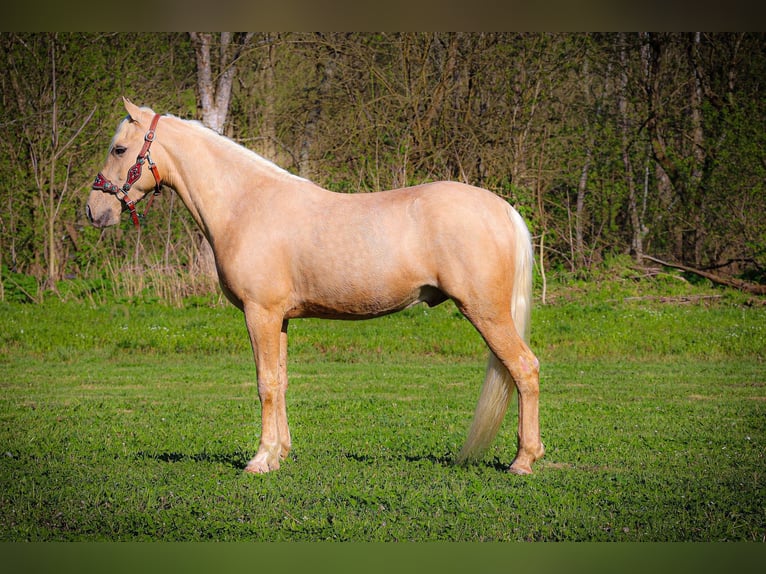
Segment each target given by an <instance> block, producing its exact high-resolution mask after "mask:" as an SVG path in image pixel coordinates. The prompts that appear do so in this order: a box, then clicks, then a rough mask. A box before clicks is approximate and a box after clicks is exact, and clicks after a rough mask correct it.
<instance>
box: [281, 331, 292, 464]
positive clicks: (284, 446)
mask: <svg viewBox="0 0 766 574" xmlns="http://www.w3.org/2000/svg"><path fill="white" fill-rule="evenodd" d="M286 401H287V320H285V321H284V322H283V323H282V331H281V333H280V335H279V394H278V395H277V430H278V431H279V446H280V449H279V458H281V459H282V460H284V459H286V458H287V455H288V454H290V449H291V448H292V441H291V439H290V427H289V426H288V425H287V402H286Z"/></svg>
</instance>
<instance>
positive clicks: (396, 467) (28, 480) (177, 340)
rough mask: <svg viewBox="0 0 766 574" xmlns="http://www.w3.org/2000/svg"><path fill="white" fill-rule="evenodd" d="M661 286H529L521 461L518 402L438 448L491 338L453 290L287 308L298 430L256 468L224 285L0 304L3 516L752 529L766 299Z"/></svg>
mask: <svg viewBox="0 0 766 574" xmlns="http://www.w3.org/2000/svg"><path fill="white" fill-rule="evenodd" d="M672 283H673V282H671V284H672ZM670 288H671V287H668V289H670ZM663 289H664V287H663V286H662V285H660V286H659V287H658V286H657V285H653V286H652V287H651V291H650V293H651V294H652V296H653V297H654V296H656V298H649V299H636V298H631V297H633V296H637V295H641V296H645V295H646V293H647V290H646V287H645V286H642V285H636V286H628V287H625V285H622V286H620V287H619V288H613V287H609V286H607V287H604V286H602V287H600V288H598V289H596V288H592V287H588V286H575V287H572V286H570V287H568V288H567V289H563V288H561V289H560V290H558V291H555V290H554V292H552V293H551V295H552V296H551V299H552V300H553V303H552V304H549V305H546V306H542V305H538V306H537V307H536V308H535V310H534V313H533V324H532V346H533V348H534V350H535V351H536V353H537V354H538V356H539V358H540V360H541V364H542V372H541V389H542V392H541V399H540V401H541V424H542V435H543V441H544V442H545V444H546V448H547V454H546V457H545V458H544V459H543V460H541V461H540V462H538V463H537V465H536V466H535V469H536V473H535V474H534V475H532V476H528V477H518V476H513V475H509V474H508V473H506V472H505V468H507V466H508V465H509V464H510V462H511V460H512V458H513V455H514V452H515V434H514V428H515V405H514V406H513V407H512V410H511V411H510V412H509V416H508V417H507V419H506V422H505V424H504V425H503V427H502V429H501V432H500V434H499V436H498V438H497V439H496V441H495V443H494V444H493V446H492V448H491V449H490V451H489V452H488V453H487V455H486V456H485V458H484V459H483V460H482V461H481V462H480V463H478V464H475V465H471V466H467V467H456V466H453V465H452V464H451V461H452V458H453V457H454V455H455V454H456V453H457V451H458V450H459V448H460V446H461V444H462V441H463V438H464V436H465V433H466V431H467V428H468V425H469V423H470V419H471V416H472V414H473V409H474V406H475V404H476V399H477V397H478V390H479V386H480V383H481V379H482V376H483V369H484V361H485V353H486V351H485V347H484V345H483V343H482V341H481V340H480V339H479V337H478V335H476V333H475V332H474V331H473V329H472V327H471V326H470V324H468V323H467V321H465V319H463V318H462V317H461V316H460V315H459V314H458V313H457V312H456V310H455V309H454V307H453V306H451V304H445V305H442V306H440V307H437V308H434V309H428V308H425V307H416V308H413V309H411V310H408V311H406V312H404V313H401V314H398V315H394V316H391V317H385V318H382V319H378V320H375V321H367V322H356V323H344V322H328V321H314V320H302V321H293V322H292V323H291V326H290V335H291V341H290V367H289V368H290V377H291V383H290V390H289V393H288V412H289V416H290V422H291V429H292V433H293V444H294V450H293V453H292V455H291V457H290V459H289V460H288V461H287V462H286V463H284V464H283V465H282V468H281V470H280V471H278V472H277V473H272V474H269V475H265V476H249V475H248V476H246V475H244V474H243V473H242V468H243V466H244V465H245V463H246V462H247V460H248V459H249V458H250V457H251V456H252V455H253V454H254V452H255V449H256V446H257V437H258V433H259V409H258V403H257V392H256V386H255V369H254V366H253V362H252V359H251V355H250V349H249V345H248V341H247V335H246V331H245V328H244V323H243V320H242V318H241V316H240V315H239V313H238V312H237V311H236V310H234V309H233V308H231V307H227V306H214V307H211V306H209V305H206V304H204V302H202V303H199V302H198V304H196V305H191V304H190V305H188V306H187V307H186V308H183V309H178V308H172V307H167V306H163V305H161V304H159V303H146V302H144V303H135V302H130V301H123V302H119V303H113V304H109V305H98V306H95V307H94V306H92V305H88V304H84V303H78V302H68V303H62V302H58V301H50V302H48V303H45V304H43V305H21V304H13V305H10V304H2V305H0V325H1V326H2V332H1V333H0V372H2V375H1V378H0V387H1V388H2V394H1V396H0V486H1V488H0V539H2V540H4V541H21V540H36V541H52V540H89V541H92V540H118V541H127V540H130V541H135V540H192V541H197V540H253V541H299V540H300V541H307V540H311V541H318V540H352V541H394V540H398V541H405V540H408V541H430V540H441V541H519V540H545V541H556V540H569V541H582V540H588V541H715V540H737V541H759V542H762V541H764V539H765V538H766V476H764V475H765V473H766V457H765V456H764V452H765V446H766V416H765V415H766V307H764V306H763V305H761V304H758V303H757V302H756V304H752V302H748V301H747V300H746V299H745V298H743V297H740V296H738V295H736V294H733V293H724V292H719V291H715V292H712V291H710V292H707V291H703V290H699V289H696V288H692V287H688V290H689V293H687V294H689V295H691V296H692V297H694V299H693V300H692V301H691V302H687V303H677V302H676V303H668V302H662V301H661V300H660V299H659V298H660V297H661V296H663V295H664V291H663ZM672 289H673V293H675V294H676V295H677V294H678V291H679V290H678V288H677V287H672ZM710 294H713V295H715V297H716V298H712V299H707V298H704V297H707V296H708V295H710Z"/></svg>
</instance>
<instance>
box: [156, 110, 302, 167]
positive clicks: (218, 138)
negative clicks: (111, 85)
mask: <svg viewBox="0 0 766 574" xmlns="http://www.w3.org/2000/svg"><path fill="white" fill-rule="evenodd" d="M167 117H175V116H172V115H168V116H167ZM177 119H180V118H177ZM181 121H183V122H184V123H185V124H186V125H188V126H190V127H192V128H194V129H195V130H198V131H199V132H200V133H201V134H202V135H205V136H206V137H208V138H211V139H213V141H214V142H215V143H216V144H219V145H222V146H225V147H226V150H227V153H229V154H237V155H240V156H241V157H242V159H243V161H251V162H254V163H257V164H258V165H259V166H260V167H261V168H263V169H267V170H269V171H271V172H273V173H274V174H275V175H278V176H280V177H287V178H294V179H298V180H300V181H308V180H306V179H305V178H302V177H300V176H297V175H295V174H292V173H290V172H289V171H287V170H286V169H284V168H282V167H280V166H278V165H277V164H275V163H274V162H272V161H270V160H268V159H266V158H265V157H263V156H261V155H259V154H257V153H256V152H254V151H253V150H251V149H248V148H246V147H245V146H243V145H242V144H240V143H237V142H236V141H234V140H232V139H231V138H228V137H226V136H224V135H222V134H219V133H218V132H216V131H215V130H213V129H211V128H209V127H207V126H206V125H204V124H203V123H201V122H199V121H197V120H183V119H182V120H181ZM211 136H212V137H211Z"/></svg>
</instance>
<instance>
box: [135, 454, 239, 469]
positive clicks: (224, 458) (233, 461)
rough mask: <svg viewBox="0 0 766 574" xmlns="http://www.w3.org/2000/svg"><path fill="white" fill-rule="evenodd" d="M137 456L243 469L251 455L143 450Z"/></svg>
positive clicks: (145, 458) (146, 458)
mask: <svg viewBox="0 0 766 574" xmlns="http://www.w3.org/2000/svg"><path fill="white" fill-rule="evenodd" d="M136 458H140V459H144V460H159V461H161V462H172V463H176V462H186V461H193V462H209V463H214V464H224V465H227V466H230V467H232V468H237V469H243V468H245V466H246V465H247V463H248V461H249V460H250V457H248V456H247V455H246V454H244V453H232V454H224V453H216V452H202V453H196V454H188V453H183V452H145V451H141V452H139V453H137V454H136Z"/></svg>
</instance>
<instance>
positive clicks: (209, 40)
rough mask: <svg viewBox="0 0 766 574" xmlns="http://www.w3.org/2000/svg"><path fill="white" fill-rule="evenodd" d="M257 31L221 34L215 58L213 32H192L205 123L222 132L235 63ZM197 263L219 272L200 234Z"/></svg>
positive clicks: (208, 272)
mask: <svg viewBox="0 0 766 574" xmlns="http://www.w3.org/2000/svg"><path fill="white" fill-rule="evenodd" d="M254 34H255V33H254V32H248V33H246V34H232V33H231V32H221V33H220V34H219V36H218V58H217V59H216V60H215V61H214V60H213V56H214V51H213V48H214V44H215V38H214V36H213V34H212V33H210V32H189V36H190V37H191V41H192V46H193V47H194V53H195V55H196V58H197V92H198V103H199V106H200V108H201V110H202V123H203V124H205V125H206V126H208V127H209V128H211V129H213V130H215V131H217V132H218V133H219V134H222V133H223V131H224V128H225V126H226V119H227V117H228V114H229V105H230V103H231V89H232V85H233V83H234V75H235V72H236V64H237V61H238V60H239V58H240V57H241V56H242V53H243V51H244V50H245V49H246V48H247V47H248V46H250V44H251V42H252V40H253V36H254ZM198 247H199V254H198V257H197V265H198V266H199V269H200V271H202V272H203V273H205V274H206V275H208V276H210V277H213V276H215V275H216V268H215V258H214V256H213V249H212V247H211V246H210V243H208V241H207V239H205V238H204V237H203V236H200V239H199V245H198Z"/></svg>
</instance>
